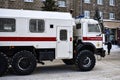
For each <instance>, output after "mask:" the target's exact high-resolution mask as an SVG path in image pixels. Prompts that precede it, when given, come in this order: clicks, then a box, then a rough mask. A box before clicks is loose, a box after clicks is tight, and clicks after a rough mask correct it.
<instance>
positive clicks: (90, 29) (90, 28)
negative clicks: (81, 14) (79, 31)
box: [88, 24, 100, 32]
mask: <svg viewBox="0 0 120 80" xmlns="http://www.w3.org/2000/svg"><path fill="white" fill-rule="evenodd" d="M88 32H100V28H99V25H98V24H88Z"/></svg>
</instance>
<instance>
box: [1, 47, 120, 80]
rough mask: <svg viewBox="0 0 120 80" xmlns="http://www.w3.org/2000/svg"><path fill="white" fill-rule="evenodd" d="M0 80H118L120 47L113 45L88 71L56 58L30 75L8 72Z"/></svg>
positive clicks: (119, 74)
mask: <svg viewBox="0 0 120 80" xmlns="http://www.w3.org/2000/svg"><path fill="white" fill-rule="evenodd" d="M105 48H106V46H105ZM0 80H120V48H118V47H117V46H113V48H112V51H111V54H110V55H106V57H105V58H104V59H103V60H102V61H97V62H96V66H95V68H94V69H93V70H92V71H89V72H79V71H76V69H75V67H74V66H66V65H64V64H63V63H62V61H60V60H56V61H53V62H46V65H40V64H39V65H38V67H37V69H36V70H35V71H34V73H33V74H31V75H27V76H16V75H14V74H12V72H9V73H8V74H7V75H5V76H3V77H0Z"/></svg>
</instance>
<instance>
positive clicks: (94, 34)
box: [84, 24, 102, 48]
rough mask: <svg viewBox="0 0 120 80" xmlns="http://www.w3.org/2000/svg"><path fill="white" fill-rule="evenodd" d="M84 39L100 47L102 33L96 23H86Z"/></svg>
mask: <svg viewBox="0 0 120 80" xmlns="http://www.w3.org/2000/svg"><path fill="white" fill-rule="evenodd" d="M84 39H86V40H87V41H88V42H91V43H93V44H94V45H95V47H96V48H102V34H101V30H100V26H99V25H98V24H88V33H87V35H86V38H84Z"/></svg>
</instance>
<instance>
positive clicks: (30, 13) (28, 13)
mask: <svg viewBox="0 0 120 80" xmlns="http://www.w3.org/2000/svg"><path fill="white" fill-rule="evenodd" d="M0 17H8V18H16V17H17V18H18V17H19V18H40V19H46V18H47V19H67V20H69V19H70V20H72V16H71V14H70V13H67V12H48V11H35V10H17V9H2V8H0Z"/></svg>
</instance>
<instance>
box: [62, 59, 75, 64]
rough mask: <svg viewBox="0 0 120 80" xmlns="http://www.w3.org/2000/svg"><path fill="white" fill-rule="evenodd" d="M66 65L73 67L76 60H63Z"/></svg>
mask: <svg viewBox="0 0 120 80" xmlns="http://www.w3.org/2000/svg"><path fill="white" fill-rule="evenodd" d="M62 61H63V62H64V63H65V64H66V65H73V64H74V60H73V59H63V60H62Z"/></svg>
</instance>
